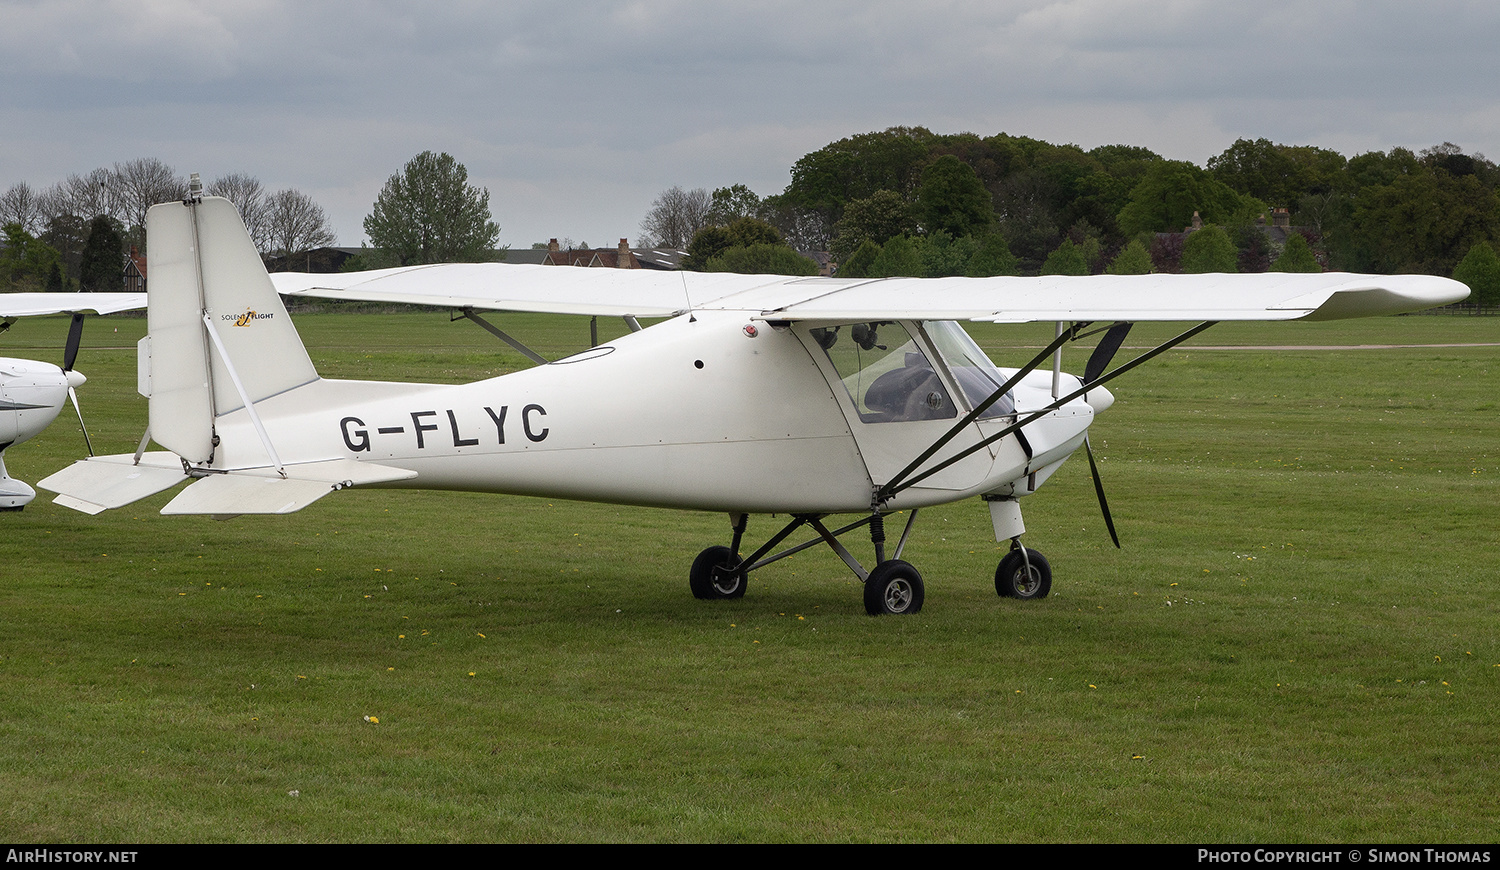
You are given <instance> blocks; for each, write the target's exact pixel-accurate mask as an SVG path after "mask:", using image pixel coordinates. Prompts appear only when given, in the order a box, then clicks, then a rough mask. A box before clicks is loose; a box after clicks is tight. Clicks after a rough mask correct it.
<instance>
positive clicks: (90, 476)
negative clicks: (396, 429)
mask: <svg viewBox="0 0 1500 870" xmlns="http://www.w3.org/2000/svg"><path fill="white" fill-rule="evenodd" d="M286 471H287V477H285V478H283V477H281V476H280V475H279V474H277V473H276V470H275V469H273V468H269V467H264V468H252V469H246V470H243V471H235V472H232V473H228V474H211V475H209V476H207V477H202V478H199V479H198V481H197V482H196V483H194V484H193V485H192V486H190V487H188V488H187V489H185V490H183V492H182V493H181V494H180V495H178V496H177V498H174V499H172V501H170V502H168V503H167V506H166V507H165V508H163V509H162V513H164V514H216V515H227V514H284V513H291V512H292V511H296V510H301V509H302V508H304V507H307V506H308V505H310V504H312V503H313V502H314V501H317V500H318V499H320V498H322V497H323V496H325V495H327V494H328V493H330V492H333V491H334V490H336V489H343V488H344V487H346V486H361V485H366V484H371V483H389V482H392V481H396V480H407V479H409V478H413V477H416V476H417V473H416V472H415V471H408V470H406V469H404V468H392V467H391V466H388V465H376V464H375V463H373V462H355V461H354V460H353V459H328V460H323V461H319V462H304V463H301V464H298V465H288V466H286ZM188 479H189V478H188V475H187V474H186V473H184V471H183V469H182V460H181V459H179V458H178V457H177V455H176V454H173V453H168V452H166V451H163V450H158V451H153V452H151V453H147V454H144V455H142V456H141V461H140V463H139V464H137V463H136V461H135V456H134V455H133V454H130V453H121V454H117V455H114V456H93V457H90V458H88V459H84V460H80V461H78V462H75V463H73V464H72V465H70V466H68V467H67V468H64V469H63V470H62V471H59V472H57V473H56V474H54V475H52V476H51V477H48V478H46V479H45V480H43V481H41V482H40V483H38V484H37V485H38V486H40V487H42V488H43V489H46V490H49V491H51V492H55V493H58V496H57V498H55V499H53V501H54V502H55V503H57V504H60V505H62V506H63V507H68V508H72V509H73V510H76V511H82V512H84V513H86V514H97V513H99V512H100V511H105V510H109V509H111V508H117V507H124V506H125V505H128V504H130V503H131V502H134V501H138V500H140V499H143V498H145V497H147V496H149V495H155V494H156V493H158V492H161V491H162V490H164V489H170V488H171V487H173V486H175V485H177V484H179V483H182V482H183V481H184V480H188Z"/></svg>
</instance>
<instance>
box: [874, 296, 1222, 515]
mask: <svg viewBox="0 0 1500 870" xmlns="http://www.w3.org/2000/svg"><path fill="white" fill-rule="evenodd" d="M1215 323H1218V321H1217V320H1205V321H1204V322H1202V323H1200V324H1198V325H1197V326H1195V327H1193V328H1192V329H1189V330H1188V331H1187V332H1184V333H1183V334H1181V335H1179V336H1177V337H1176V338H1173V339H1171V340H1169V341H1167V342H1165V343H1163V344H1160V345H1158V346H1156V347H1154V348H1152V349H1151V350H1148V351H1146V352H1145V353H1143V354H1141V355H1140V356H1138V357H1136V358H1135V359H1133V360H1131V361H1130V362H1128V363H1125V364H1124V365H1122V366H1120V367H1119V368H1117V369H1115V370H1114V371H1112V372H1110V373H1109V374H1107V375H1101V376H1100V377H1099V378H1098V379H1096V380H1094V381H1092V382H1090V383H1088V384H1085V385H1084V386H1082V387H1079V388H1078V389H1076V390H1074V391H1073V392H1071V393H1069V394H1067V395H1066V396H1063V397H1062V398H1060V399H1057V400H1056V401H1054V402H1053V403H1052V404H1050V405H1048V406H1047V407H1045V408H1043V409H1041V410H1040V411H1033V412H1032V413H1030V414H1028V415H1027V416H1026V417H1025V419H1021V420H1017V421H1016V422H1014V423H1012V424H1010V425H1009V426H1006V427H1005V428H1004V429H1001V430H1000V431H999V432H996V433H995V434H994V435H991V436H990V437H988V438H985V439H984V440H982V441H980V442H979V443H977V444H975V445H973V446H971V447H967V448H965V449H963V450H961V451H959V452H958V453H956V454H954V455H953V456H951V457H949V458H947V459H945V460H943V461H942V462H939V463H938V464H937V465H934V466H933V467H931V468H929V469H927V470H926V471H924V472H922V473H921V474H918V475H917V476H915V477H912V478H911V479H909V480H906V481H904V482H903V481H901V480H900V475H898V476H897V478H896V479H893V480H892V481H891V482H890V483H887V484H886V485H885V486H882V487H881V488H880V489H879V490H878V491H877V492H876V494H875V495H876V498H877V499H879V500H884V499H887V498H890V497H891V496H893V495H895V494H896V493H898V492H900V491H901V490H903V489H907V488H909V487H912V486H915V485H916V484H918V483H921V482H922V481H924V480H926V479H927V478H929V477H931V476H932V475H934V474H937V473H938V472H939V471H942V470H943V469H945V468H947V467H948V466H950V465H952V464H953V463H955V462H958V461H959V460H962V459H964V458H966V457H968V456H969V455H970V454H972V453H976V452H978V451H980V450H983V449H984V448H986V447H988V446H990V445H991V444H993V443H995V442H996V441H999V440H1000V439H1001V438H1004V437H1005V436H1007V435H1009V434H1010V433H1012V432H1016V431H1018V430H1020V429H1021V428H1022V427H1024V426H1027V425H1029V424H1031V423H1034V422H1036V421H1037V420H1040V419H1041V418H1043V417H1045V416H1047V415H1048V414H1050V413H1052V412H1053V411H1056V410H1057V409H1058V408H1061V407H1062V406H1063V405H1066V404H1067V403H1069V402H1071V401H1073V400H1074V399H1076V398H1078V397H1079V396H1082V395H1083V394H1085V393H1087V392H1088V391H1089V388H1090V387H1097V386H1102V385H1103V384H1106V383H1108V382H1109V381H1112V380H1114V379H1115V378H1117V377H1119V376H1120V375H1123V374H1125V373H1126V372H1128V371H1130V370H1131V369H1133V368H1135V367H1136V366H1138V365H1141V364H1142V363H1145V362H1148V361H1150V360H1152V359H1154V358H1156V357H1157V356H1159V355H1161V354H1163V353H1166V352H1167V351H1169V350H1171V349H1172V348H1174V347H1176V346H1177V345H1179V344H1182V343H1183V342H1184V341H1187V340H1188V339H1190V338H1192V337H1193V336H1195V335H1197V334H1198V333H1200V332H1202V331H1203V330H1205V329H1207V328H1209V327H1210V326H1213V325H1214V324H1215ZM1066 337H1067V334H1066V333H1065V334H1064V335H1062V336H1059V337H1058V339H1057V340H1058V341H1062V340H1064V339H1065V338H1066ZM1054 343H1056V342H1054ZM1052 351H1053V348H1052V347H1051V346H1050V345H1049V346H1048V348H1047V350H1045V351H1043V352H1042V354H1043V355H1042V356H1041V357H1039V358H1038V360H1033V367H1034V366H1035V364H1036V363H1037V362H1038V361H1039V360H1041V359H1045V358H1046V355H1048V354H1051V353H1052ZM1011 380H1015V378H1012V379H1011ZM1001 389H1009V385H1008V384H1007V385H1006V386H1004V387H1002V388H1001ZM994 398H995V397H994V396H991V397H990V399H989V400H986V402H988V401H992V400H993V399H994ZM985 407H988V405H987V404H986V405H985ZM952 434H953V433H950V434H949V435H947V436H944V437H945V438H948V437H951V436H952ZM932 452H933V451H932V450H929V451H928V452H926V453H924V454H923V456H924V457H925V456H930V455H931V453H932ZM913 464H915V463H913ZM905 473H906V472H905V471H904V470H903V471H902V475H904V474H905Z"/></svg>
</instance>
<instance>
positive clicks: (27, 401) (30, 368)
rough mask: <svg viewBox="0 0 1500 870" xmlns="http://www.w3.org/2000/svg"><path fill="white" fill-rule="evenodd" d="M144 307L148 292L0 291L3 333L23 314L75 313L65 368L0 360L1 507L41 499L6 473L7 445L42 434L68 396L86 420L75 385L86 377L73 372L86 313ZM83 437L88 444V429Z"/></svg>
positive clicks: (17, 506) (6, 508) (15, 506)
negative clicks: (80, 409)
mask: <svg viewBox="0 0 1500 870" xmlns="http://www.w3.org/2000/svg"><path fill="white" fill-rule="evenodd" d="M145 307H146V294H144V293H0V332H4V331H5V330H7V329H9V328H10V325H11V324H12V323H14V322H15V320H16V318H18V317H31V316H36V315H41V314H72V315H73V323H72V326H71V327H70V329H69V331H68V344H67V350H66V351H65V352H64V354H63V364H62V367H61V368H59V367H58V366H55V365H53V364H52V363H45V362H37V361H36V360H29V359H9V358H0V511H10V510H20V509H21V508H24V507H25V506H26V505H28V504H30V503H31V500H32V499H34V498H36V490H34V489H32V488H31V487H30V486H27V485H26V484H25V483H24V482H22V481H19V480H16V479H15V478H13V477H11V476H10V475H9V474H8V473H6V471H5V450H6V448H8V447H10V446H12V445H14V444H19V443H21V442H22V441H25V440H26V439H28V438H33V437H35V436H37V435H39V434H41V432H42V430H43V429H46V428H47V426H48V425H49V424H50V423H51V422H52V421H53V420H54V419H56V418H57V414H58V412H59V411H61V410H62V407H63V402H64V401H66V400H67V399H69V398H71V399H72V400H73V409H74V410H75V411H78V422H79V425H82V424H83V412H82V411H79V409H78V393H77V391H76V388H77V387H80V386H82V385H83V382H84V381H85V380H87V379H86V378H85V377H84V376H83V375H82V374H79V373H78V372H76V371H74V370H73V363H74V361H75V360H77V358H78V342H79V338H80V337H81V335H82V328H83V312H85V311H97V312H98V313H100V314H109V313H111V312H114V311H126V310H128V309H132V308H145ZM83 437H84V441H85V443H86V442H87V440H88V437H89V435H88V430H87V429H85V430H84V432H83ZM89 452H90V453H92V452H93V450H92V449H90V451H89Z"/></svg>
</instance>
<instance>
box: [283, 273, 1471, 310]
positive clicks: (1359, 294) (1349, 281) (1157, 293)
mask: <svg viewBox="0 0 1500 870" xmlns="http://www.w3.org/2000/svg"><path fill="white" fill-rule="evenodd" d="M271 280H272V281H273V282H274V283H275V285H276V289H277V290H278V291H280V292H282V293H285V294H287V295H290V296H316V297H322V298H328V299H355V300H364V301H372V302H399V303H409V304H416V305H437V306H448V307H455V308H464V307H472V308H480V309H489V310H496V311H536V312H550V313H558V314H597V315H633V316H636V317H666V316H670V315H673V314H678V313H681V312H683V311H687V310H689V309H694V310H702V309H724V310H739V311H745V312H748V313H749V314H750V316H751V317H752V318H754V319H759V320H873V319H882V320H900V319H913V320H987V321H996V322H1027V321H1056V320H1132V321H1142V320H1296V319H1307V320H1332V319H1338V318H1344V317H1369V316H1375V315H1382V314H1399V313H1401V312H1405V311H1418V310H1421V309H1423V308H1430V307H1432V306H1435V305H1446V304H1448V303H1450V302H1457V301H1458V300H1460V299H1463V298H1465V297H1466V296H1468V293H1469V290H1468V288H1467V287H1465V286H1464V285H1463V284H1460V283H1458V282H1457V281H1452V280H1449V279H1447V278H1437V277H1434V276H1430V275H1354V274H1348V273H1342V272H1326V273H1322V274H1314V275H1307V274H1285V273H1264V274H1255V275H1217V274H1216V275H1118V276H1117V275H1096V276H1089V277H1062V276H1053V277H1045V278H882V279H855V278H788V277H781V276H776V275H736V274H731V273H703V272H657V271H652V270H624V269H585V268H578V267H568V266H533V265H509V264H505V263H468V264H450V265H436V266H412V267H405V268H397V269H381V270H378V271H373V272H349V273H343V274H338V275H310V274H303V273H296V272H280V273H277V274H274V275H272V276H271Z"/></svg>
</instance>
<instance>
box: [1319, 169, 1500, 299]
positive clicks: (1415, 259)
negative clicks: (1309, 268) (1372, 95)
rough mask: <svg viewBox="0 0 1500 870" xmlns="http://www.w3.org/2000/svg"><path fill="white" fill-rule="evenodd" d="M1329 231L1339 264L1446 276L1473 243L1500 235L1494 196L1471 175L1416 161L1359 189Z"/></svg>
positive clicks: (1499, 213) (1356, 268)
mask: <svg viewBox="0 0 1500 870" xmlns="http://www.w3.org/2000/svg"><path fill="white" fill-rule="evenodd" d="M1351 163H1352V161H1351ZM1329 236H1330V247H1332V248H1334V249H1335V250H1336V251H1337V252H1338V255H1339V256H1338V260H1337V262H1338V265H1339V267H1340V268H1347V269H1350V270H1352V271H1359V272H1380V273H1385V274H1391V273H1398V272H1419V273H1424V274H1428V275H1449V274H1452V272H1453V268H1454V267H1455V266H1456V265H1458V261H1459V260H1460V259H1461V258H1462V257H1463V255H1464V253H1465V252H1467V251H1468V250H1469V248H1471V247H1472V246H1473V245H1474V244H1475V243H1477V242H1480V241H1483V240H1486V239H1493V238H1497V237H1500V199H1497V197H1496V195H1495V191H1494V190H1493V189H1491V188H1489V187H1486V186H1485V185H1484V183H1483V182H1482V181H1481V180H1480V179H1479V177H1478V176H1477V175H1463V176H1454V175H1452V174H1451V173H1448V172H1446V171H1432V170H1429V169H1426V168H1425V167H1423V166H1421V164H1417V165H1416V167H1415V168H1414V169H1413V171H1412V173H1411V174H1398V175H1396V176H1395V178H1394V179H1393V180H1392V181H1391V183H1390V184H1374V185H1367V186H1365V187H1363V188H1361V189H1360V190H1359V192H1358V193H1357V194H1355V197H1354V202H1353V209H1352V211H1351V213H1350V215H1349V217H1348V219H1347V221H1344V222H1341V223H1340V224H1339V225H1338V226H1337V227H1335V228H1334V229H1333V230H1331V231H1330V233H1329Z"/></svg>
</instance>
